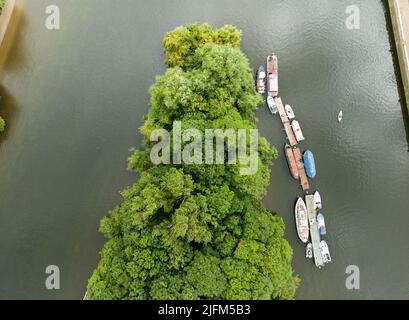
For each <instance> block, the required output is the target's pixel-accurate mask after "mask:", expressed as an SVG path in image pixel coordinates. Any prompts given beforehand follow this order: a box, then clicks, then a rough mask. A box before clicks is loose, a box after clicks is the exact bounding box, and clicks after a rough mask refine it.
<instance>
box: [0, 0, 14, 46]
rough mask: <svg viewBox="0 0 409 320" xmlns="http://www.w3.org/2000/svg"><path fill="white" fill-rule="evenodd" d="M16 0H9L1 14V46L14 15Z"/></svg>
mask: <svg viewBox="0 0 409 320" xmlns="http://www.w3.org/2000/svg"><path fill="white" fill-rule="evenodd" d="M15 5H16V0H7V1H6V3H5V4H4V8H3V10H2V12H1V15H0V47H1V45H2V43H3V40H4V37H5V35H6V32H7V28H8V26H9V24H10V20H11V17H12V15H13V11H14V7H15Z"/></svg>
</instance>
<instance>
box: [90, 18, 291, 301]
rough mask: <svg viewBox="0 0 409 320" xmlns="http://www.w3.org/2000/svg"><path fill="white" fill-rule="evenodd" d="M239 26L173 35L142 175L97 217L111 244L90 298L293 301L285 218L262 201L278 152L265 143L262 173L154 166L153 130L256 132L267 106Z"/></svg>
mask: <svg viewBox="0 0 409 320" xmlns="http://www.w3.org/2000/svg"><path fill="white" fill-rule="evenodd" d="M239 45H240V32H239V31H238V30H237V29H236V28H234V27H233V26H225V27H223V28H220V29H218V30H214V29H212V28H210V26H208V25H207V24H205V25H202V26H198V25H188V26H186V27H179V28H176V29H175V30H173V31H171V32H169V33H168V34H167V35H166V37H165V40H164V47H165V53H166V62H167V64H168V65H169V67H170V68H169V69H168V70H167V71H166V73H165V74H164V75H162V76H159V77H157V79H156V83H155V84H154V85H153V86H152V88H151V109H150V111H149V114H148V115H147V117H146V119H145V121H144V124H143V126H142V128H141V132H142V133H143V135H144V137H145V141H144V146H145V147H144V149H143V150H133V153H132V155H131V156H130V158H129V165H128V166H129V169H131V170H135V171H138V172H140V178H139V179H138V181H137V182H136V183H135V184H133V185H132V186H130V187H128V188H127V189H126V190H124V191H123V192H122V196H123V202H122V203H121V204H120V205H119V206H118V207H116V208H115V209H114V210H113V211H112V212H111V213H110V214H109V216H107V217H106V218H104V219H103V220H102V222H101V231H102V232H103V233H104V234H105V235H106V236H107V237H108V239H109V240H108V242H107V243H106V245H105V246H104V248H103V249H102V252H101V261H100V262H99V265H98V267H97V269H96V270H95V271H94V273H93V275H92V277H91V279H90V281H89V284H88V294H89V298H90V299H291V298H293V296H294V292H295V289H296V287H297V283H298V278H297V277H294V276H293V274H292V268H291V260H292V250H291V248H290V246H289V244H288V243H287V241H286V240H285V239H284V223H283V221H282V219H280V218H279V217H277V216H276V215H274V214H272V213H271V212H269V211H267V210H266V209H265V208H264V206H263V205H262V203H261V198H262V196H263V195H265V193H266V186H267V185H268V183H269V180H270V173H269V165H270V163H271V161H272V160H273V159H274V158H275V157H276V150H275V149H274V148H272V147H271V146H270V145H269V143H268V142H267V140H265V139H264V138H261V139H259V159H258V162H259V165H258V171H257V173H256V174H255V175H252V176H243V175H240V174H239V165H230V164H225V165H205V164H197V165H157V166H153V165H152V163H151V162H150V157H149V154H150V149H151V147H152V145H151V143H150V142H149V137H150V134H151V133H152V132H153V130H155V129H158V128H165V129H167V130H169V131H171V130H172V123H173V121H176V120H177V121H181V123H182V126H183V127H184V128H196V129H198V130H201V131H204V130H205V129H210V128H219V129H225V128H232V129H251V128H255V118H254V110H255V109H256V108H257V106H258V105H259V104H260V103H261V101H262V100H261V97H260V96H259V95H258V94H257V93H256V92H255V89H254V84H253V78H252V72H251V69H250V67H249V63H248V61H247V59H246V57H245V56H244V55H243V53H242V52H241V51H240V50H239V48H238V47H239Z"/></svg>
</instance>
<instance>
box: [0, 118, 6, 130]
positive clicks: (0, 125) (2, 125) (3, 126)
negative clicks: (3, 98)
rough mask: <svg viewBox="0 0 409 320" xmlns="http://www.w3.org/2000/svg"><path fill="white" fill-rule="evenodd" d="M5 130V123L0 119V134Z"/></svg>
mask: <svg viewBox="0 0 409 320" xmlns="http://www.w3.org/2000/svg"><path fill="white" fill-rule="evenodd" d="M5 129H6V121H4V119H3V118H2V117H0V132H4V130H5Z"/></svg>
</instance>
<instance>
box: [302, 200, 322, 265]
mask: <svg viewBox="0 0 409 320" xmlns="http://www.w3.org/2000/svg"><path fill="white" fill-rule="evenodd" d="M305 203H306V205H307V213H308V222H309V224H310V235H311V244H312V251H313V253H314V261H315V265H316V266H317V267H318V268H321V267H323V266H324V261H323V259H322V253H321V247H320V241H321V237H320V234H319V232H318V226H317V211H315V206H314V196H313V195H308V196H305Z"/></svg>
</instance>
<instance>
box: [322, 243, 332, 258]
mask: <svg viewBox="0 0 409 320" xmlns="http://www.w3.org/2000/svg"><path fill="white" fill-rule="evenodd" d="M320 249H321V255H322V260H323V262H324V263H330V262H331V261H332V259H331V254H330V253H329V248H328V244H327V242H326V241H325V240H321V242H320Z"/></svg>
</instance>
